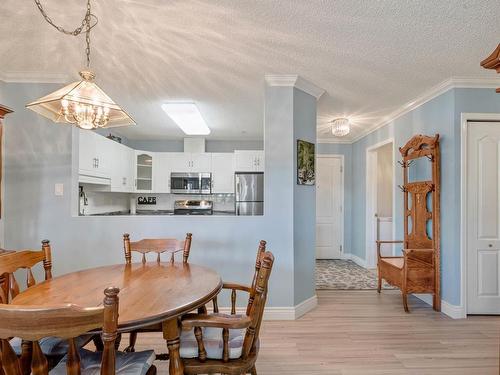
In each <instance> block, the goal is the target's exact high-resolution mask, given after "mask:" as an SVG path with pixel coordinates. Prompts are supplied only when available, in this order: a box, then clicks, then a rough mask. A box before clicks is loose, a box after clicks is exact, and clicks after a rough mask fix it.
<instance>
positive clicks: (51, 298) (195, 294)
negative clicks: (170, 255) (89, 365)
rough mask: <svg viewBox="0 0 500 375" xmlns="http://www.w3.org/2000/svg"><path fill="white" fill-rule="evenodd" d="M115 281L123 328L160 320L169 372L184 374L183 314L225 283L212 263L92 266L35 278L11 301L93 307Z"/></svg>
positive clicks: (210, 297)
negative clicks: (49, 276) (181, 348)
mask: <svg viewBox="0 0 500 375" xmlns="http://www.w3.org/2000/svg"><path fill="white" fill-rule="evenodd" d="M111 286H112V287H117V288H119V289H120V293H119V294H118V296H119V318H118V331H119V332H130V331H133V330H135V329H139V328H145V327H148V326H151V325H153V324H158V323H161V324H162V330H163V338H164V339H165V340H166V344H167V348H168V352H169V361H170V363H169V373H170V374H173V375H181V374H183V373H184V368H183V364H182V360H181V358H180V353H179V348H180V338H179V336H180V328H179V323H178V317H179V316H182V315H183V314H186V313H188V312H191V311H193V310H195V309H197V308H199V307H202V306H204V305H205V304H207V303H209V302H210V301H211V300H212V299H213V298H214V297H215V296H216V295H217V294H218V293H219V291H220V290H221V288H222V280H221V277H220V275H219V274H218V273H217V272H215V271H214V270H212V269H210V268H208V267H204V266H199V265H195V264H191V263H183V262H146V263H131V264H116V265H111V266H103V267H97V268H90V269H85V270H81V271H77V272H72V273H68V274H65V275H62V276H58V277H54V278H52V279H50V280H46V281H43V282H41V283H39V284H36V285H34V286H32V287H30V288H28V289H26V290H25V291H23V292H21V293H20V294H18V295H17V296H16V297H15V298H14V299H13V300H12V304H15V305H39V306H43V307H49V306H55V305H60V304H68V303H71V304H74V305H78V306H81V307H94V306H99V305H102V301H103V299H104V289H106V288H107V287H111Z"/></svg>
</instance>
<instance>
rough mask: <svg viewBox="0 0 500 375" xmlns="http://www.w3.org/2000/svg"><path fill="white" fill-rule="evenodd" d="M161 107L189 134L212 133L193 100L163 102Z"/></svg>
mask: <svg viewBox="0 0 500 375" xmlns="http://www.w3.org/2000/svg"><path fill="white" fill-rule="evenodd" d="M161 108H162V109H163V110H164V111H165V112H166V113H167V115H168V117H170V118H171V119H172V121H173V122H175V123H176V124H177V126H178V127H179V128H181V130H182V131H183V132H184V133H186V134H187V135H207V134H210V128H209V127H208V126H207V124H206V122H205V120H204V119H203V117H201V113H200V111H199V109H198V107H197V106H196V104H194V103H193V102H170V103H165V104H162V106H161Z"/></svg>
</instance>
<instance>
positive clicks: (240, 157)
mask: <svg viewBox="0 0 500 375" xmlns="http://www.w3.org/2000/svg"><path fill="white" fill-rule="evenodd" d="M234 158H235V171H236V172H264V151H261V150H235V151H234Z"/></svg>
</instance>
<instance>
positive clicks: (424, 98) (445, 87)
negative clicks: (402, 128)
mask: <svg viewBox="0 0 500 375" xmlns="http://www.w3.org/2000/svg"><path fill="white" fill-rule="evenodd" d="M499 85H500V78H474V77H451V78H448V79H447V80H445V81H443V82H441V83H439V84H438V85H436V86H434V87H432V88H430V89H429V90H426V91H424V92H423V93H422V94H421V95H419V96H418V97H416V98H415V99H413V100H411V101H409V102H408V103H406V104H403V105H402V106H401V107H400V108H398V109H397V110H395V111H393V112H391V113H390V114H388V115H387V116H385V118H384V119H383V120H382V121H380V122H378V123H376V124H375V125H373V126H370V127H368V128H366V129H365V130H364V131H363V132H361V133H360V134H358V135H357V136H356V137H353V138H350V139H348V140H347V139H346V140H336V139H330V140H329V142H326V140H327V139H321V141H320V140H318V143H341V144H345V143H351V144H352V143H355V142H357V141H359V140H360V139H362V138H364V137H366V136H367V135H369V134H371V133H373V132H374V131H376V130H378V129H380V128H383V127H384V126H386V125H389V124H390V123H392V122H393V121H395V120H396V119H398V118H399V117H401V116H404V115H405V114H407V113H409V112H411V111H413V110H415V109H417V108H418V107H420V106H422V105H423V104H425V103H427V102H429V101H431V100H432V99H434V98H436V97H438V96H440V95H442V94H444V93H445V92H447V91H449V90H451V89H455V88H481V89H488V88H491V89H494V88H496V87H498V86H499Z"/></svg>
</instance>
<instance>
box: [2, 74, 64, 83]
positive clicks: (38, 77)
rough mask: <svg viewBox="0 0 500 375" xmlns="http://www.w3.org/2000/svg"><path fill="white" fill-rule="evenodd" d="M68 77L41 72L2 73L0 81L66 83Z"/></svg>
mask: <svg viewBox="0 0 500 375" xmlns="http://www.w3.org/2000/svg"><path fill="white" fill-rule="evenodd" d="M70 78H71V77H70V76H69V75H67V74H60V73H43V72H2V73H0V81H3V82H5V83H67V82H68V81H69V80H70Z"/></svg>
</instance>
